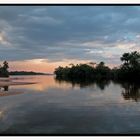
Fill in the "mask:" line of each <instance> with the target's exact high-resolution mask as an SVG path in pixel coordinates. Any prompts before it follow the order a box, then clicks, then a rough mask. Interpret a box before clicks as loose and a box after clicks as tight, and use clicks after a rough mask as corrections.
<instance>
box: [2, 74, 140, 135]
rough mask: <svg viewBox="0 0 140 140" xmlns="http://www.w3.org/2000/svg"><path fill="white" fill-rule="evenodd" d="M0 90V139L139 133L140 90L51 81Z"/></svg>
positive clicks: (107, 84) (48, 78)
mask: <svg viewBox="0 0 140 140" xmlns="http://www.w3.org/2000/svg"><path fill="white" fill-rule="evenodd" d="M12 78H13V80H14V81H17V82H18V81H19V82H35V83H34V84H28V85H12V86H9V87H8V86H5V87H3V88H1V93H0V95H1V96H0V134H51V135H53V134H93V135H94V134H133V133H140V102H139V101H140V87H139V86H137V85H131V84H127V83H124V84H119V83H114V82H112V81H109V82H102V83H99V82H98V83H96V82H94V83H90V84H74V83H70V82H65V81H58V80H55V78H54V76H13V77H12Z"/></svg>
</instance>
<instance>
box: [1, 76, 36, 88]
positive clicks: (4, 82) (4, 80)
mask: <svg viewBox="0 0 140 140" xmlns="http://www.w3.org/2000/svg"><path fill="white" fill-rule="evenodd" d="M36 83H37V82H21V81H20V82H19V81H13V80H12V79H11V78H0V87H3V86H11V85H14V86H15V85H29V84H36Z"/></svg>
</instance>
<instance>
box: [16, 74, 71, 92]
mask: <svg viewBox="0 0 140 140" xmlns="http://www.w3.org/2000/svg"><path fill="white" fill-rule="evenodd" d="M15 81H17V82H21V81H22V82H23V81H24V82H31V83H36V84H28V85H18V86H13V88H14V89H20V88H23V89H24V88H25V89H30V90H35V91H45V90H47V89H49V88H61V89H68V88H71V84H68V83H66V82H63V83H61V84H58V83H56V81H55V80H54V76H44V75H43V76H24V77H23V78H21V76H20V77H19V79H18V78H17V79H15Z"/></svg>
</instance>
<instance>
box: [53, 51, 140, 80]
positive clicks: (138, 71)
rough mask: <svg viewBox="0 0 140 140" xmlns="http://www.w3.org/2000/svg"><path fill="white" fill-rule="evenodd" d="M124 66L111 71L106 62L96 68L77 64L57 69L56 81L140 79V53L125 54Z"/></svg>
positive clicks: (123, 58) (122, 59)
mask: <svg viewBox="0 0 140 140" xmlns="http://www.w3.org/2000/svg"><path fill="white" fill-rule="evenodd" d="M120 60H121V61H122V65H120V66H119V67H115V68H113V69H110V68H109V67H108V66H106V65H105V63H104V62H100V63H99V64H97V65H96V66H94V65H90V64H91V63H90V64H77V65H73V64H72V65H71V66H69V67H68V66H66V67H61V66H59V67H58V68H56V69H55V72H54V73H55V74H56V79H60V80H67V81H68V80H70V81H93V80H100V81H101V80H103V79H104V80H105V79H106V80H110V79H113V80H130V81H131V80H132V81H137V80H139V79H140V53H139V52H137V51H134V52H131V53H124V54H123V55H122V57H121V58H120Z"/></svg>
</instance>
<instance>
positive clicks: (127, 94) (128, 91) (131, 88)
mask: <svg viewBox="0 0 140 140" xmlns="http://www.w3.org/2000/svg"><path fill="white" fill-rule="evenodd" d="M122 87H123V88H124V89H123V91H122V95H123V97H124V99H125V100H133V101H135V102H138V101H140V85H139V84H138V83H122Z"/></svg>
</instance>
